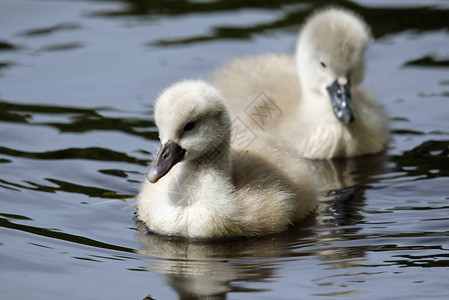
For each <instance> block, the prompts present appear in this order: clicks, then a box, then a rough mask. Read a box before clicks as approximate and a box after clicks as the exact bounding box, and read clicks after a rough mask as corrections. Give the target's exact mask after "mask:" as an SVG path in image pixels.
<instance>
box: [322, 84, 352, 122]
mask: <svg viewBox="0 0 449 300" xmlns="http://www.w3.org/2000/svg"><path fill="white" fill-rule="evenodd" d="M350 88H351V84H350V83H349V82H347V83H346V84H340V83H339V82H338V79H337V80H335V81H334V82H333V83H332V84H331V85H330V86H329V87H327V92H328V93H329V96H330V98H331V104H332V109H333V111H334V114H335V116H336V117H337V119H338V120H340V121H341V122H343V123H345V124H349V123H351V122H352V121H354V109H353V107H352V102H351V92H350Z"/></svg>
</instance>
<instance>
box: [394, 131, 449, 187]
mask: <svg viewBox="0 0 449 300" xmlns="http://www.w3.org/2000/svg"><path fill="white" fill-rule="evenodd" d="M448 157H449V140H446V141H426V142H424V143H422V144H421V145H419V146H417V147H415V148H413V149H411V150H409V151H405V152H404V153H402V154H401V155H396V156H393V158H392V159H393V161H394V162H395V163H396V170H397V171H401V172H406V174H407V176H411V177H413V176H423V177H424V178H426V179H429V178H436V177H441V176H449V159H448Z"/></svg>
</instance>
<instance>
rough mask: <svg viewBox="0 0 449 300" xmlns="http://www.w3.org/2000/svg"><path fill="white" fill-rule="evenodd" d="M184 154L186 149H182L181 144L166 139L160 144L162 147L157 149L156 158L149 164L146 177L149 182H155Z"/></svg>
mask: <svg viewBox="0 0 449 300" xmlns="http://www.w3.org/2000/svg"><path fill="white" fill-rule="evenodd" d="M185 154H186V150H184V149H182V148H181V146H179V145H178V144H176V143H174V142H172V141H168V142H167V143H166V144H165V145H163V146H162V149H161V150H159V153H158V154H157V157H156V160H155V161H154V162H153V164H152V165H151V166H150V169H149V170H148V173H147V179H148V180H149V181H150V182H151V183H156V182H157V181H158V180H159V179H161V178H162V177H164V176H165V175H166V174H167V173H168V172H169V171H170V170H171V168H173V166H174V165H176V164H177V163H178V162H180V161H181V160H182V159H183V158H184V155H185Z"/></svg>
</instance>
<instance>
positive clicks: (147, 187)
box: [137, 80, 317, 239]
mask: <svg viewBox="0 0 449 300" xmlns="http://www.w3.org/2000/svg"><path fill="white" fill-rule="evenodd" d="M155 120H156V125H157V127H158V128H159V137H160V141H161V144H162V149H161V150H160V151H159V153H158V155H157V158H156V159H155V161H154V162H153V164H152V166H151V167H150V170H149V171H148V174H147V179H148V180H145V181H144V182H143V184H142V186H141V190H140V192H139V194H138V196H137V200H138V210H137V216H138V218H139V219H140V220H142V221H143V222H144V223H145V224H146V225H147V227H148V228H149V229H150V230H151V231H153V232H156V233H159V234H165V235H172V236H179V237H186V238H203V239H204V238H205V239H212V238H224V237H234V236H256V235H263V234H271V233H276V232H281V231H284V230H286V229H287V228H288V226H289V225H291V224H293V223H294V222H295V221H297V220H299V219H301V218H303V217H305V216H306V215H307V214H309V213H310V212H311V211H313V210H314V209H315V207H316V204H317V203H316V201H317V197H316V190H315V186H314V182H313V181H312V179H311V178H312V176H311V174H309V170H308V166H307V162H306V161H304V160H302V159H301V158H299V157H298V156H297V154H296V153H295V151H294V150H293V151H289V150H286V149H284V147H282V146H281V145H279V144H278V143H277V142H275V141H274V140H270V139H269V138H267V139H266V138H264V137H263V133H256V132H253V133H254V136H253V139H252V140H253V141H252V142H251V143H250V144H244V145H243V144H242V143H239V142H236V141H237V140H239V139H240V138H242V137H243V136H236V135H231V129H233V128H231V119H230V116H229V113H228V110H227V108H226V105H225V103H224V100H223V97H222V95H221V93H220V92H219V91H218V90H217V89H216V88H214V87H213V86H211V85H210V84H208V83H206V82H204V81H200V80H189V81H182V82H179V83H176V84H174V85H172V86H170V87H168V88H167V89H166V90H165V91H163V93H162V94H161V95H160V96H159V98H158V99H157V102H156V106H155ZM240 132H241V131H240ZM232 139H234V140H232ZM235 139H237V140H235ZM230 146H232V147H230Z"/></svg>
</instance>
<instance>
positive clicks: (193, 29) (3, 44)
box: [0, 0, 449, 299]
mask: <svg viewBox="0 0 449 300" xmlns="http://www.w3.org/2000/svg"><path fill="white" fill-rule="evenodd" d="M260 2H261V3H257V2H245V1H241V2H239V1H218V0H217V1H182V0H174V1H149V0H148V1H144V0H127V1H125V0H123V1H118V0H117V1H113V0H111V1H44V0H35V1H31V0H28V1H27V0H0V226H1V227H0V295H1V296H0V297H1V298H2V299H143V298H144V297H146V296H148V295H151V297H153V298H154V299H177V298H179V299H195V298H200V297H201V296H206V295H208V296H210V297H212V296H213V297H215V298H217V299H225V298H227V299H311V298H323V299H329V298H340V299H356V298H363V299H423V298H435V299H447V298H449V291H448V287H449V179H448V176H449V126H448V125H449V32H448V31H449V21H448V20H449V4H448V3H447V1H438V0H433V1H431V0H428V1H407V4H404V2H405V1H399V0H397V1H374V0H372V1H367V0H365V1H358V2H349V1H347V2H342V5H343V6H345V7H348V8H350V9H353V10H355V11H357V12H359V13H360V14H361V15H362V16H363V17H364V18H365V19H366V20H367V22H368V23H369V24H370V25H371V26H372V30H373V35H374V37H375V41H374V43H373V45H372V46H371V47H370V48H369V50H368V52H367V55H366V58H367V66H368V67H367V78H366V80H365V84H366V85H368V86H369V87H370V89H371V90H372V92H373V94H374V95H376V97H377V98H378V99H379V101H381V102H382V103H383V104H385V106H386V108H387V110H388V111H389V114H390V116H391V120H392V140H391V142H390V146H389V149H388V151H387V153H386V154H385V155H380V156H376V157H369V158H360V159H353V160H347V161H335V162H319V163H318V162H317V163H316V172H321V173H322V174H323V175H322V177H323V180H324V181H326V182H327V183H328V184H329V186H328V188H329V189H330V190H329V191H323V194H324V195H323V200H322V203H321V205H320V208H319V211H318V212H317V214H316V215H315V216H313V217H311V218H310V219H309V220H306V221H304V222H303V224H301V226H299V227H298V228H296V229H294V230H291V231H289V232H286V233H283V234H279V235H274V236H269V237H264V238H258V239H249V240H241V241H240V240H239V241H231V242H220V243H206V244H198V243H187V242H183V241H178V240H171V239H168V238H164V237H159V236H151V235H150V236H148V235H147V236H145V235H142V234H141V233H139V231H138V230H137V229H136V224H135V221H134V219H133V213H134V210H135V201H134V199H133V196H134V195H135V194H136V193H137V189H138V186H139V182H140V181H141V180H143V176H144V173H145V172H146V164H147V163H148V162H150V161H151V160H152V157H153V156H154V153H155V151H156V150H157V147H158V142H157V129H156V128H155V125H154V123H153V103H154V99H155V97H156V96H157V94H158V93H159V92H160V91H161V89H162V88H164V87H166V86H167V85H169V84H170V83H172V82H174V81H177V80H179V79H181V78H191V77H195V78H196V77H204V78H207V77H208V76H209V75H210V74H211V72H212V71H213V70H214V69H215V68H217V67H218V66H220V65H222V64H223V63H225V62H226V61H227V60H229V59H230V58H232V57H239V56H243V55H254V54H258V53H264V52H270V51H276V52H290V51H292V50H293V49H294V46H295V42H296V33H297V30H298V27H299V25H300V24H301V23H302V22H303V20H304V18H305V17H306V16H307V15H308V14H309V13H310V12H311V11H313V10H314V9H316V8H319V7H322V6H323V5H325V4H327V3H329V2H328V1H260Z"/></svg>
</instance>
